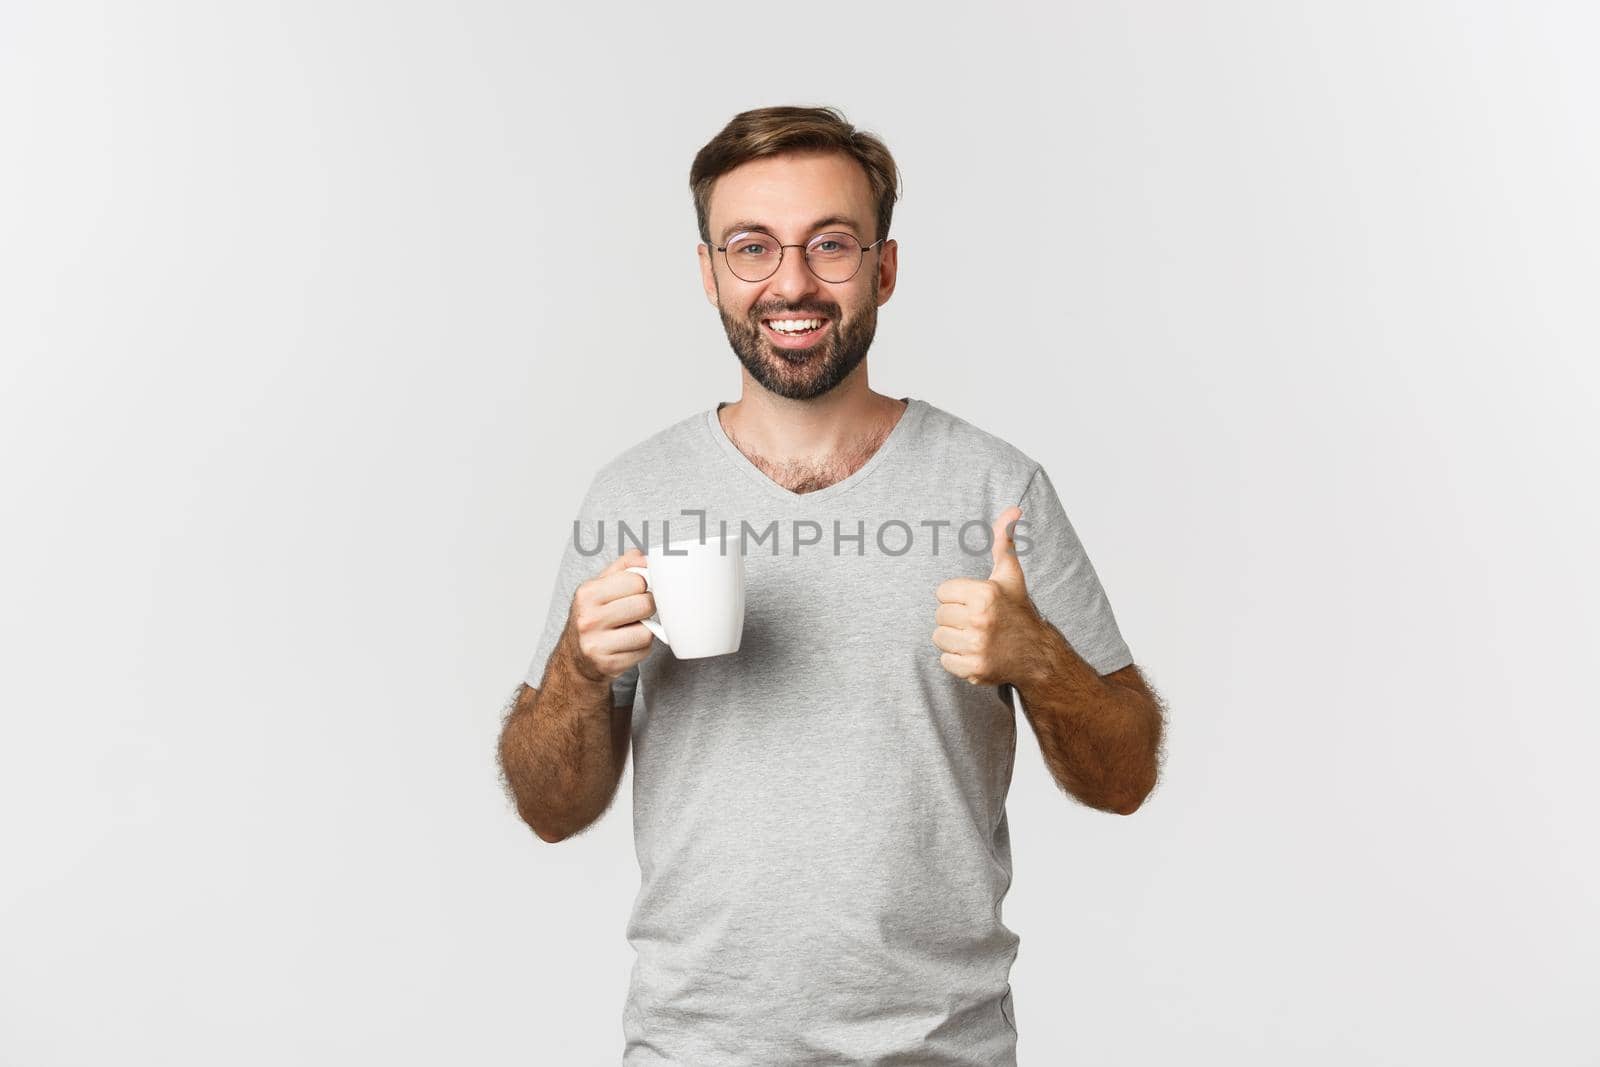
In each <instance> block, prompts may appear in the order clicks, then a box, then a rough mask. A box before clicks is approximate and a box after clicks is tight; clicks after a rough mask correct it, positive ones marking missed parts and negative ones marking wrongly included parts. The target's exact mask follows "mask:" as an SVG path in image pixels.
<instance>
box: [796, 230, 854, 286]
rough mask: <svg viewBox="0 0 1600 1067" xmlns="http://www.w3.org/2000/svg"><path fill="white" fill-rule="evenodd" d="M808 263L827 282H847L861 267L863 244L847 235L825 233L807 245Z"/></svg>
mask: <svg viewBox="0 0 1600 1067" xmlns="http://www.w3.org/2000/svg"><path fill="white" fill-rule="evenodd" d="M806 262H808V263H810V264H811V269H812V270H813V271H815V272H816V275H817V277H819V278H821V279H822V280H823V281H825V282H847V281H849V280H850V279H851V278H852V277H854V276H855V273H856V269H857V268H859V267H860V266H861V242H859V241H857V240H856V239H855V238H854V237H851V236H850V235H849V234H847V233H824V234H819V235H818V236H816V237H813V238H812V239H811V243H810V244H808V245H806Z"/></svg>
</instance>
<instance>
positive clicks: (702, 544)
mask: <svg viewBox="0 0 1600 1067" xmlns="http://www.w3.org/2000/svg"><path fill="white" fill-rule="evenodd" d="M723 546H724V541H723V539H722V538H720V537H707V538H706V539H705V540H704V541H687V542H679V543H674V544H672V545H670V546H665V545H664V546H662V549H661V550H659V551H654V552H650V553H648V554H646V556H645V559H646V561H647V562H648V564H649V565H648V566H647V567H629V568H628V570H630V571H632V572H633V573H634V574H637V575H640V576H642V577H643V578H644V587H645V589H646V590H648V591H649V592H650V593H651V594H652V595H653V596H654V597H655V602H656V613H655V614H654V615H652V616H650V617H649V618H648V619H641V620H639V621H640V622H642V623H644V624H645V626H646V628H648V629H649V631H650V632H651V633H653V634H655V635H656V637H658V638H659V639H660V640H661V642H662V644H664V645H666V646H667V647H668V648H670V649H672V652H673V654H674V655H675V656H677V657H678V658H679V659H703V658H704V657H706V656H725V655H727V654H728V653H730V652H737V651H739V641H740V639H741V638H742V637H743V636H744V554H743V553H742V552H741V551H740V550H739V548H740V546H739V542H738V540H737V538H728V539H727V541H726V546H727V547H726V550H725V551H724V547H723ZM668 548H670V554H668V553H667V549H668ZM668 634H671V636H670V637H669V636H667V635H668Z"/></svg>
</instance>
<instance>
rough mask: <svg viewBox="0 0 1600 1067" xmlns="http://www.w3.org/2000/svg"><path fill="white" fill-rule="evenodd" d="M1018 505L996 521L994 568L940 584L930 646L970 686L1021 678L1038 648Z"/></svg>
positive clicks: (1040, 622) (1038, 626) (1037, 624)
mask: <svg viewBox="0 0 1600 1067" xmlns="http://www.w3.org/2000/svg"><path fill="white" fill-rule="evenodd" d="M1021 517H1022V509H1021V508H1019V507H1015V506H1013V507H1009V508H1007V509H1006V510H1005V511H1004V512H1002V513H1001V514H1000V517H999V518H998V519H996V520H995V524H994V529H993V531H992V532H993V537H992V538H991V542H992V549H991V552H990V554H991V556H992V557H993V559H994V566H993V568H991V569H990V571H989V577H988V578H986V579H982V580H979V579H977V578H950V579H947V580H946V581H943V582H940V583H939V588H938V589H937V590H935V593H934V595H935V596H937V597H938V598H939V607H938V610H937V611H935V613H934V621H935V622H936V623H937V624H938V626H937V628H936V629H935V630H934V631H933V644H934V647H936V648H938V649H939V650H940V653H941V655H940V656H939V663H940V664H941V665H942V666H943V667H944V669H945V670H947V671H949V672H950V673H951V674H953V675H955V676H956V677H957V678H965V679H966V680H967V681H968V682H970V683H972V684H973V685H999V684H1001V683H1002V682H1012V683H1015V682H1017V681H1018V680H1019V679H1020V678H1022V677H1023V674H1024V671H1025V669H1026V667H1027V664H1028V662H1029V657H1030V655H1031V654H1032V653H1033V652H1034V651H1035V650H1037V649H1038V648H1039V647H1040V637H1041V634H1042V628H1043V626H1044V625H1045V624H1044V620H1043V619H1042V618H1041V617H1040V616H1039V613H1038V611H1037V610H1036V609H1035V608H1034V606H1033V601H1032V599H1030V598H1029V596H1028V587H1027V583H1026V582H1025V581H1024V580H1023V575H1022V564H1021V563H1020V562H1019V561H1018V559H1017V552H1016V546H1015V544H1014V543H1013V542H1012V533H1013V531H1014V530H1015V529H1016V523H1017V520H1018V519H1020V518H1021Z"/></svg>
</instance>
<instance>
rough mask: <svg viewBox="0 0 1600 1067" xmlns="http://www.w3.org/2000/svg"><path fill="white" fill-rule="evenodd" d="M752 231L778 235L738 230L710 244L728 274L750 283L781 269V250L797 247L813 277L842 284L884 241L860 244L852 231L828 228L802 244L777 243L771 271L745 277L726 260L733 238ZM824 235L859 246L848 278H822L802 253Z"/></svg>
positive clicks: (762, 234) (774, 236) (769, 234)
mask: <svg viewBox="0 0 1600 1067" xmlns="http://www.w3.org/2000/svg"><path fill="white" fill-rule="evenodd" d="M752 233H759V234H760V235H761V236H763V237H770V238H772V239H773V240H774V241H777V240H778V237H777V235H776V234H771V233H768V232H767V231H766V230H740V231H739V232H738V233H734V234H729V235H728V238H727V240H728V243H727V244H724V245H712V246H711V247H712V248H713V249H715V250H716V251H718V252H721V253H722V262H723V264H724V265H725V266H726V267H727V268H728V273H729V274H732V275H733V276H734V277H735V278H738V279H739V280H740V281H741V282H750V283H752V284H754V283H755V282H764V281H766V280H767V279H768V278H771V277H773V276H774V275H776V274H777V273H778V272H779V271H780V270H782V269H783V252H784V249H786V248H798V249H800V250H801V253H802V254H801V257H800V258H801V259H802V260H803V261H804V262H805V265H806V270H808V271H810V272H811V276H812V277H813V278H815V279H817V281H819V282H826V283H828V284H829V285H843V284H844V283H845V282H848V281H850V280H851V279H852V278H854V277H855V276H856V275H857V274H860V273H861V264H863V263H865V262H866V261H867V253H868V252H869V251H871V250H873V249H875V248H877V247H878V246H879V245H881V244H883V242H884V238H882V237H880V238H878V239H877V240H876V241H874V242H872V243H871V244H870V245H863V244H861V238H859V237H857V236H856V235H855V234H853V233H846V232H845V231H843V230H829V231H827V232H826V233H819V234H817V235H816V236H814V237H812V238H811V240H809V241H807V242H806V243H805V244H803V245H786V244H782V243H779V245H778V262H777V264H776V265H774V266H773V268H772V273H771V274H768V275H766V276H765V277H761V278H746V277H745V276H744V275H742V274H740V273H739V272H738V271H736V270H734V269H733V264H732V263H730V262H728V249H729V248H731V247H732V246H733V242H734V239H735V238H738V237H747V236H749V235H750V234H752ZM824 237H848V238H850V240H852V241H854V242H855V243H856V244H858V245H860V246H861V255H859V256H857V257H856V269H855V270H853V271H851V272H850V276H849V277H848V278H844V279H841V280H840V281H834V280H833V279H832V278H824V277H823V276H822V275H820V274H818V273H817V268H815V267H813V266H812V265H811V257H810V256H808V255H805V254H804V252H805V250H806V249H808V248H810V247H811V246H812V245H813V244H815V243H816V242H818V241H820V240H822V239H823V238H824Z"/></svg>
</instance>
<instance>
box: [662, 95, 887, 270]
mask: <svg viewBox="0 0 1600 1067" xmlns="http://www.w3.org/2000/svg"><path fill="white" fill-rule="evenodd" d="M784 152H843V153H844V154H845V155H847V156H849V157H850V158H851V159H854V160H855V161H856V162H857V163H859V164H861V167H862V169H863V170H865V171H866V172H867V183H868V184H869V185H870V186H871V187H872V198H873V199H874V200H875V201H877V206H878V215H877V223H878V233H877V237H878V238H887V237H888V236H889V219H890V218H891V217H892V216H893V215H894V202H895V200H896V198H897V196H898V193H899V190H900V170H899V168H898V167H896V166H895V163H894V157H893V156H891V155H890V154H889V149H888V146H886V145H885V144H884V143H883V142H882V141H880V140H879V139H878V138H877V137H875V136H873V135H872V134H870V133H867V132H866V131H865V130H858V129H856V128H855V127H854V126H852V125H850V123H849V122H847V121H845V117H844V115H843V113H841V112H840V111H839V110H838V109H837V108H832V107H762V108H756V109H755V110H753V111H741V112H739V114H737V115H735V116H734V117H733V118H732V119H730V120H729V121H728V124H727V125H726V126H724V127H723V128H722V131H721V132H720V133H718V134H717V135H716V136H715V137H713V138H711V140H710V141H708V142H707V143H706V146H705V147H704V148H702V149H700V151H699V152H697V153H695V157H694V164H693V165H692V166H691V167H690V168H689V191H690V192H691V193H693V194H694V213H695V218H696V220H697V221H698V223H699V226H700V239H701V240H702V241H704V242H705V243H706V244H708V245H709V244H711V187H712V186H713V185H715V184H716V181H717V179H718V178H720V177H722V176H723V175H724V174H726V173H728V172H729V171H730V170H733V169H734V168H735V167H738V166H740V165H742V164H745V163H748V162H750V161H751V160H752V159H761V158H763V157H766V156H776V155H780V154H782V153H784Z"/></svg>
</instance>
